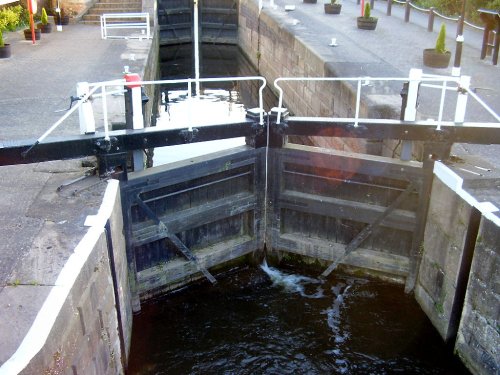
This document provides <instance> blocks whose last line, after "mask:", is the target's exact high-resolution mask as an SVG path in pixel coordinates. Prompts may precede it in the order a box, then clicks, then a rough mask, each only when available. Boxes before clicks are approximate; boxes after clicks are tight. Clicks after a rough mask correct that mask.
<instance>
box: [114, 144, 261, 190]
mask: <svg viewBox="0 0 500 375" xmlns="http://www.w3.org/2000/svg"><path fill="white" fill-rule="evenodd" d="M260 152H261V151H260V150H256V149H252V148H249V147H247V146H239V147H235V148H233V149H229V150H224V151H220V152H215V153H213V154H208V155H204V156H203V157H195V158H190V159H186V160H182V161H179V162H174V163H170V164H165V165H162V166H159V167H155V168H149V169H146V170H144V171H140V172H134V173H130V174H129V179H128V181H127V182H125V183H124V186H123V188H126V189H127V190H128V191H130V192H132V193H135V192H141V191H143V190H145V191H149V190H153V189H155V188H159V187H164V186H168V185H173V184H177V183H181V182H185V181H189V180H194V179H197V178H202V177H204V176H207V175H211V174H215V173H218V172H223V171H230V170H232V169H236V168H239V167H244V166H248V168H249V169H253V167H252V165H253V164H254V163H255V161H256V158H257V157H258V156H259V154H260ZM193 166H195V167H193Z"/></svg>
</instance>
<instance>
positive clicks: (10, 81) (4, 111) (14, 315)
mask: <svg viewBox="0 0 500 375" xmlns="http://www.w3.org/2000/svg"><path fill="white" fill-rule="evenodd" d="M5 36H6V37H7V42H8V43H10V44H11V45H12V47H11V48H12V57H11V58H10V59H0V82H1V86H0V108H1V111H0V143H5V142H7V141H8V140H12V139H36V138H38V137H39V136H41V135H42V134H43V133H44V132H45V131H46V130H47V129H48V128H49V127H50V126H51V125H52V124H53V123H54V122H56V121H57V120H58V119H59V118H60V117H61V116H62V115H63V114H64V112H59V111H58V110H61V109H66V108H68V106H69V103H70V100H69V98H70V95H75V94H76V83H77V82H79V81H87V82H99V81H104V80H110V79H117V78H121V77H122V76H123V73H122V72H123V67H124V65H128V66H130V67H131V71H134V72H138V71H142V69H143V66H144V58H145V51H147V50H148V49H149V46H150V42H147V41H143V42H139V41H137V40H129V41H127V40H101V34H100V29H99V26H92V25H69V26H67V27H64V29H63V31H62V32H53V33H51V34H42V39H41V41H39V42H37V43H36V44H35V45H33V44H32V43H31V42H29V41H25V40H24V36H23V35H22V31H21V32H17V33H7V34H6V35H5ZM116 100H117V101H118V102H119V103H122V101H123V99H122V98H117V99H116ZM67 134H79V124H78V113H75V114H74V115H73V116H72V117H70V119H69V120H68V121H67V122H64V123H63V125H61V127H60V128H58V129H57V130H56V131H55V132H54V133H53V135H54V136H61V135H67ZM88 170H89V168H88V167H83V166H82V161H81V160H73V161H59V162H47V163H38V164H29V165H19V166H9V167H0V195H1V197H2V198H1V200H0V222H1V223H2V225H1V226H0V238H1V241H0V364H2V363H3V362H5V361H6V360H7V359H8V358H9V357H10V356H11V355H12V354H13V353H14V351H15V350H16V349H17V347H18V345H19V344H20V342H21V340H22V339H23V337H24V335H25V334H26V332H27V331H28V329H29V328H30V326H31V324H32V322H33V320H34V318H35V316H36V314H37V312H38V309H39V308H40V307H41V305H42V303H43V302H44V300H45V298H46V296H47V295H48V293H49V291H50V289H51V286H52V285H53V283H54V281H55V280H56V278H57V276H58V274H59V272H60V270H61V268H62V267H63V265H64V264H65V262H66V260H67V259H68V257H69V256H70V254H71V253H72V251H73V249H74V248H75V246H76V244H77V243H78V242H79V240H80V238H81V237H82V236H83V234H84V233H85V231H86V228H85V227H84V226H83V223H84V220H85V218H86V216H87V215H89V214H95V213H96V212H97V209H98V207H99V205H100V202H101V199H102V194H103V192H104V189H105V187H106V182H105V181H99V179H98V178H97V177H95V176H93V177H89V178H87V179H85V180H84V181H81V182H78V183H75V184H72V185H69V186H66V187H64V188H62V189H61V190H60V191H57V188H58V187H60V186H61V185H63V184H64V183H66V182H68V181H71V180H73V179H75V178H77V177H80V176H82V175H83V174H84V173H85V172H86V171H88ZM0 372H1V371H0Z"/></svg>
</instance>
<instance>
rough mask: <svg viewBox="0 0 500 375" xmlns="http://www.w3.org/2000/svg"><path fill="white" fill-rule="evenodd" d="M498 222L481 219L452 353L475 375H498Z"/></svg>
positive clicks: (499, 308)
mask: <svg viewBox="0 0 500 375" xmlns="http://www.w3.org/2000/svg"><path fill="white" fill-rule="evenodd" d="M499 225H500V223H498V222H497V223H495V222H494V221H493V220H490V219H488V218H487V217H485V216H483V217H482V218H481V226H480V228H479V234H478V236H477V242H476V247H475V250H474V258H473V260H472V270H471V273H470V278H469V287H468V289H467V294H466V296H465V304H464V310H463V313H462V319H461V322H460V328H459V331H458V337H457V341H456V344H455V351H456V353H457V354H458V355H459V356H460V358H461V359H462V361H463V362H464V363H465V365H466V366H467V367H468V368H469V369H470V370H471V372H472V373H474V374H499V373H500V246H499V244H500V226H499Z"/></svg>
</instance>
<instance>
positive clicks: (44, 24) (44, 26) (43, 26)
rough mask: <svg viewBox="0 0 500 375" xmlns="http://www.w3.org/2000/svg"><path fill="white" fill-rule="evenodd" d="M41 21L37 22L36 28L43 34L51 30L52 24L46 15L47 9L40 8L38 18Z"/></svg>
mask: <svg viewBox="0 0 500 375" xmlns="http://www.w3.org/2000/svg"><path fill="white" fill-rule="evenodd" d="M40 20H41V21H42V23H40V24H38V28H39V29H40V30H41V31H42V33H43V34H48V33H51V32H52V25H51V24H50V23H49V17H48V16H47V11H46V10H45V8H42V17H41V18H40Z"/></svg>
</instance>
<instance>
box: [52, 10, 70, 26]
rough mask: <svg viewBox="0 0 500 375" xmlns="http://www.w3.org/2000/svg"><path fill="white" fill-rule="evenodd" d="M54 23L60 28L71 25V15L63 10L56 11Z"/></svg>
mask: <svg viewBox="0 0 500 375" xmlns="http://www.w3.org/2000/svg"><path fill="white" fill-rule="evenodd" d="M54 23H55V24H56V25H59V26H61V25H68V24H69V15H68V14H67V13H66V11H65V10H64V9H63V8H60V9H56V11H55V12H54Z"/></svg>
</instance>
